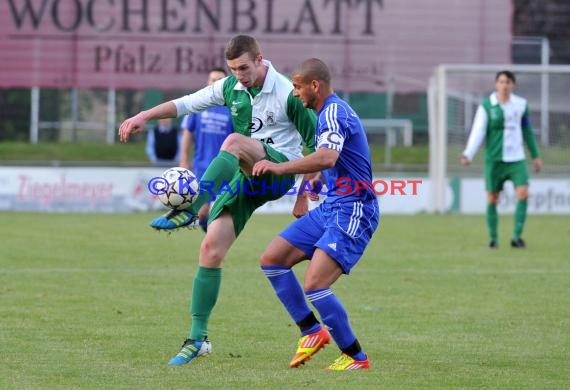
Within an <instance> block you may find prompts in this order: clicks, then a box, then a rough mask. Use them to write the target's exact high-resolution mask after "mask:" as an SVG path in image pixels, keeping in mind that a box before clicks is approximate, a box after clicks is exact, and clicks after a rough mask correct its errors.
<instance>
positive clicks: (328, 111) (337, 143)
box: [317, 103, 349, 153]
mask: <svg viewBox="0 0 570 390" xmlns="http://www.w3.org/2000/svg"><path fill="white" fill-rule="evenodd" d="M347 116H348V113H347V112H346V110H345V109H344V107H342V106H340V105H338V104H336V103H332V104H330V105H328V106H327V107H326V108H325V109H324V110H323V111H322V112H321V114H320V115H319V122H318V124H317V149H320V148H327V149H332V150H335V151H337V152H339V153H340V152H341V151H342V147H343V145H344V141H345V139H346V138H348V136H349V134H348V129H347V126H346V123H347V119H348V118H347Z"/></svg>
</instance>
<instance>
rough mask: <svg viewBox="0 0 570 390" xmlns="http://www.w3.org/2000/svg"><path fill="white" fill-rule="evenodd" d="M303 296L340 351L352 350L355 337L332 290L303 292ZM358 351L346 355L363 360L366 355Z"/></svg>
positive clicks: (355, 341) (344, 311) (344, 312)
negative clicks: (313, 308)
mask: <svg viewBox="0 0 570 390" xmlns="http://www.w3.org/2000/svg"><path fill="white" fill-rule="evenodd" d="M305 295H306V296H307V299H309V301H310V302H311V303H312V304H313V306H315V308H316V309H317V311H318V312H319V314H320V315H321V320H322V321H323V324H324V325H325V327H326V328H327V329H328V330H329V332H330V333H331V336H332V337H333V339H334V341H335V342H336V344H337V345H338V347H339V348H340V349H341V351H343V352H345V350H349V349H350V350H352V349H353V348H354V345H355V343H356V344H358V342H357V340H356V335H355V334H354V332H353V331H352V328H351V327H350V323H349V322H348V315H347V314H346V310H345V309H344V307H343V306H342V303H340V301H339V300H338V298H337V297H336V295H334V293H333V292H332V290H331V289H330V288H323V289H319V290H310V291H305ZM350 347H353V348H350ZM358 349H359V350H357V351H352V353H348V354H349V355H350V356H352V357H353V358H354V359H356V360H365V359H366V354H365V353H364V352H363V351H362V350H360V348H358Z"/></svg>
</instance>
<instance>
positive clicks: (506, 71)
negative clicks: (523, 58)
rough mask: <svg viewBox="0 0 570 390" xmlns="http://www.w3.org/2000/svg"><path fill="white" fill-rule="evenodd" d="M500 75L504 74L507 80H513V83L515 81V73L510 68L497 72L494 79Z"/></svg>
mask: <svg viewBox="0 0 570 390" xmlns="http://www.w3.org/2000/svg"><path fill="white" fill-rule="evenodd" d="M502 75H505V76H506V77H507V78H508V79H509V80H511V81H512V82H513V84H516V83H517V79H516V78H515V74H514V73H513V72H511V71H510V70H501V71H500V72H497V75H496V76H495V81H497V80H498V79H499V77H501V76H502Z"/></svg>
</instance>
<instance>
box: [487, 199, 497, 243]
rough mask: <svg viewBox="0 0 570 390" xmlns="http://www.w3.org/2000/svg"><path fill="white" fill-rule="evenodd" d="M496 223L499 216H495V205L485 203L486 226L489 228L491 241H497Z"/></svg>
mask: <svg viewBox="0 0 570 390" xmlns="http://www.w3.org/2000/svg"><path fill="white" fill-rule="evenodd" d="M498 225H499V218H498V216H497V205H496V204H494V203H487V227H488V228H489V236H490V237H491V240H492V241H497V238H498V237H497V226H498Z"/></svg>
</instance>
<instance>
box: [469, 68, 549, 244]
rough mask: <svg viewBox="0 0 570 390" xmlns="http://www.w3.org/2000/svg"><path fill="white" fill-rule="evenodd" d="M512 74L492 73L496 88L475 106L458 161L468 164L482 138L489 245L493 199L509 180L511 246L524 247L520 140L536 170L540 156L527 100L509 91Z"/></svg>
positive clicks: (493, 232) (494, 223)
mask: <svg viewBox="0 0 570 390" xmlns="http://www.w3.org/2000/svg"><path fill="white" fill-rule="evenodd" d="M515 83H516V80H515V75H514V74H513V73H512V72H510V71H507V70H504V71H501V72H498V73H497V75H496V77H495V89H496V91H495V92H493V93H492V94H491V96H489V97H488V98H486V99H485V100H483V103H482V104H481V105H480V106H479V108H478V109H477V113H476V114H475V119H474V121H473V126H472V128H471V134H470V135H469V140H468V141H467V146H466V148H465V150H464V151H463V155H462V156H461V163H462V164H463V165H469V164H470V163H471V161H472V159H473V156H475V153H476V152H477V149H479V146H480V145H481V143H482V142H483V139H486V141H485V188H486V190H487V226H488V228H489V236H490V240H491V241H490V243H489V247H490V248H493V249H494V248H497V247H498V233H497V227H498V216H497V202H498V201H499V193H500V192H501V191H502V190H503V184H504V183H505V181H507V180H511V181H512V182H513V184H514V186H515V190H516V196H517V205H516V209H515V216H514V219H515V224H514V228H513V236H512V239H511V246H512V247H513V248H526V245H525V242H524V241H523V239H522V238H521V234H522V232H523V228H524V223H525V220H526V210H527V199H528V169H527V165H526V157H525V151H524V144H526V145H527V147H528V149H529V151H530V155H531V157H532V158H533V160H534V169H535V171H536V172H539V171H540V169H541V167H542V160H541V159H540V154H539V150H538V145H537V143H536V139H535V136H534V132H533V129H532V127H531V125H530V120H529V114H528V104H527V101H526V100H525V99H524V98H522V97H520V96H517V95H515V94H513V93H512V91H513V89H514V87H515Z"/></svg>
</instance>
